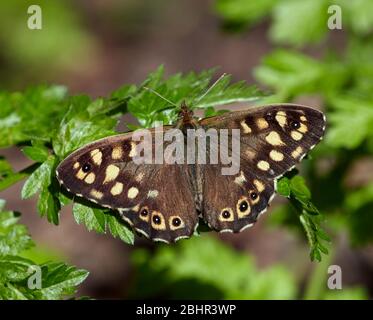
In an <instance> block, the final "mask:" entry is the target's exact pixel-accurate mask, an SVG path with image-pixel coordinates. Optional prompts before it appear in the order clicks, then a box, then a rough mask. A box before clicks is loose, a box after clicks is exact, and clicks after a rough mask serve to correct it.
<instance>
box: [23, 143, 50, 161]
mask: <svg viewBox="0 0 373 320" xmlns="http://www.w3.org/2000/svg"><path fill="white" fill-rule="evenodd" d="M22 152H23V153H24V154H25V155H26V156H27V157H28V158H29V159H31V160H33V161H36V162H44V161H46V160H47V158H48V155H49V152H48V149H47V148H45V147H44V146H41V145H38V146H32V147H24V148H23V149H22Z"/></svg>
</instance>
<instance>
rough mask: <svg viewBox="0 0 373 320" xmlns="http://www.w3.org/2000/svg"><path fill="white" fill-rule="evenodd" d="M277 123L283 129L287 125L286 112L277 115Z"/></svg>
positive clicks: (279, 112)
mask: <svg viewBox="0 0 373 320" xmlns="http://www.w3.org/2000/svg"><path fill="white" fill-rule="evenodd" d="M276 121H277V122H278V124H279V125H280V126H281V127H282V128H283V127H285V125H286V113H285V112H284V111H278V112H277V113H276Z"/></svg>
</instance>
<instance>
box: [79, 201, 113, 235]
mask: <svg viewBox="0 0 373 320" xmlns="http://www.w3.org/2000/svg"><path fill="white" fill-rule="evenodd" d="M73 214H74V218H75V221H76V222H77V223H78V224H81V223H84V224H85V226H86V227H87V229H88V230H89V231H91V230H94V231H96V232H99V233H104V232H105V230H106V216H105V213H104V211H103V210H102V209H96V208H90V207H87V206H85V205H83V204H80V203H77V202H76V203H74V206H73Z"/></svg>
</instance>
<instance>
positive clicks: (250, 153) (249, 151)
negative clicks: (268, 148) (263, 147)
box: [245, 148, 256, 160]
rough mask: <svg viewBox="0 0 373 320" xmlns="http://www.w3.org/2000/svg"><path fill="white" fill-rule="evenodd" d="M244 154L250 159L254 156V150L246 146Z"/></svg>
mask: <svg viewBox="0 0 373 320" xmlns="http://www.w3.org/2000/svg"><path fill="white" fill-rule="evenodd" d="M245 155H246V156H247V158H248V159H250V160H252V159H254V158H255V156H256V152H255V151H254V150H253V149H251V148H247V149H246V150H245Z"/></svg>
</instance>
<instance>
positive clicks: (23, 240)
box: [0, 208, 33, 256]
mask: <svg viewBox="0 0 373 320" xmlns="http://www.w3.org/2000/svg"><path fill="white" fill-rule="evenodd" d="M1 210H2V208H0V211H1ZM18 219H19V218H18V217H16V216H15V214H14V213H13V212H11V211H3V212H0V256H5V255H16V254H18V253H20V252H21V251H23V250H25V249H28V248H30V247H31V246H33V243H32V241H31V238H30V236H29V235H28V233H27V229H26V227H25V226H23V225H21V224H18V223H17V222H18Z"/></svg>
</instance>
